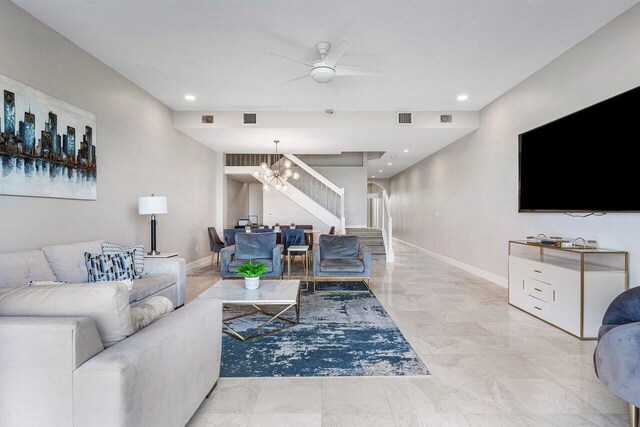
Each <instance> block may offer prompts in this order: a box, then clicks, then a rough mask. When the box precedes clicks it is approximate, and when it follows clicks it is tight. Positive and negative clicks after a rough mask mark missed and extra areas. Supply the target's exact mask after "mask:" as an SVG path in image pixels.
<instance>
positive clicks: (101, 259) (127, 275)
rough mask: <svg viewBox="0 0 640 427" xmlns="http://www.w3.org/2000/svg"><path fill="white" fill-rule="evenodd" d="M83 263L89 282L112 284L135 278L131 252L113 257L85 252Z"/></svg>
mask: <svg viewBox="0 0 640 427" xmlns="http://www.w3.org/2000/svg"><path fill="white" fill-rule="evenodd" d="M84 261H85V264H86V266H87V272H88V273H89V282H113V281H120V280H133V279H134V278H135V266H134V260H133V252H121V253H117V254H113V255H102V254H100V255H92V254H90V253H89V252H85V254H84Z"/></svg>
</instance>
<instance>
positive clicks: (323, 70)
mask: <svg viewBox="0 0 640 427" xmlns="http://www.w3.org/2000/svg"><path fill="white" fill-rule="evenodd" d="M309 75H311V78H312V79H313V80H314V81H316V82H318V83H329V82H330V81H331V80H333V79H334V78H335V77H336V70H334V69H333V68H331V67H330V66H328V65H327V64H326V63H325V62H324V61H316V62H314V63H313V68H312V69H311V72H310V73H309Z"/></svg>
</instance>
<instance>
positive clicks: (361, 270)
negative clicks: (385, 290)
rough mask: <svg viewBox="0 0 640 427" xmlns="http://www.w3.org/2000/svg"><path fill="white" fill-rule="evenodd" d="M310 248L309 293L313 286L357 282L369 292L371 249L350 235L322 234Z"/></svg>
mask: <svg viewBox="0 0 640 427" xmlns="http://www.w3.org/2000/svg"><path fill="white" fill-rule="evenodd" d="M318 240H319V241H318V244H317V245H315V246H314V248H313V291H314V292H315V291H316V282H331V281H354V280H355V281H361V282H362V283H364V285H365V286H366V287H367V291H369V290H370V288H369V280H370V278H371V249H369V248H368V247H367V246H365V245H362V246H360V239H359V238H358V236H354V235H341V236H338V235H330V234H322V235H320V238H319V239H318Z"/></svg>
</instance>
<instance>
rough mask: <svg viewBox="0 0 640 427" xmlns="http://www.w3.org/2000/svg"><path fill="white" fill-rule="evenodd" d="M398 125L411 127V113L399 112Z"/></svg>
mask: <svg viewBox="0 0 640 427" xmlns="http://www.w3.org/2000/svg"><path fill="white" fill-rule="evenodd" d="M397 123H398V124H399V125H412V124H413V113H408V112H404V111H403V112H400V113H398V122H397Z"/></svg>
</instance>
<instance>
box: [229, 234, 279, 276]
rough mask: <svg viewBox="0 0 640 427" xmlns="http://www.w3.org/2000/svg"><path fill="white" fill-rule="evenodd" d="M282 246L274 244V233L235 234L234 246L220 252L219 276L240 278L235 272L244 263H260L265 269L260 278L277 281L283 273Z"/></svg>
mask: <svg viewBox="0 0 640 427" xmlns="http://www.w3.org/2000/svg"><path fill="white" fill-rule="evenodd" d="M282 249H283V248H282V245H277V244H276V235H275V233H237V234H236V235H235V245H231V246H227V247H225V248H223V249H222V250H221V251H220V275H221V276H222V277H223V278H225V279H227V278H240V276H238V274H237V271H238V267H240V266H241V265H242V264H244V263H245V262H247V261H249V260H251V262H253V263H258V262H261V263H263V264H264V265H265V266H266V267H267V272H266V273H265V274H263V275H262V276H260V277H262V278H272V279H277V278H279V277H280V276H281V275H282V272H283V268H282V267H283V261H282Z"/></svg>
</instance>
